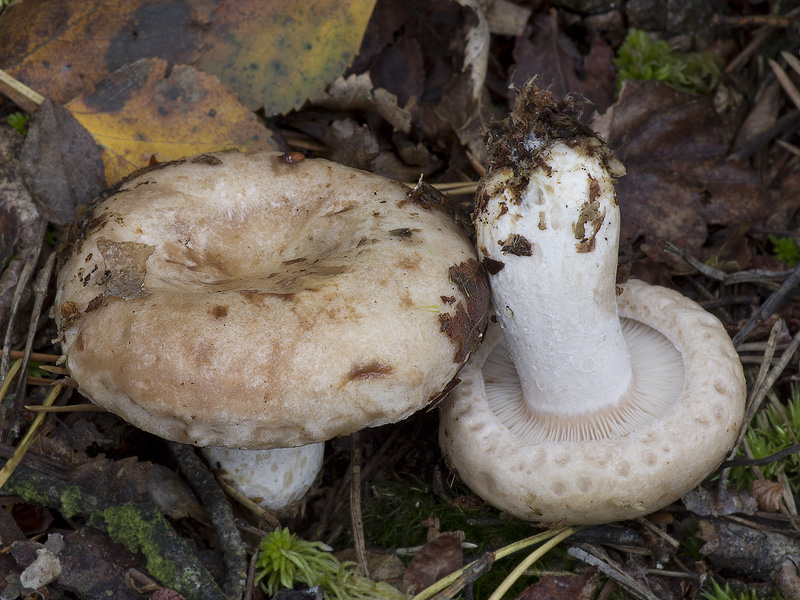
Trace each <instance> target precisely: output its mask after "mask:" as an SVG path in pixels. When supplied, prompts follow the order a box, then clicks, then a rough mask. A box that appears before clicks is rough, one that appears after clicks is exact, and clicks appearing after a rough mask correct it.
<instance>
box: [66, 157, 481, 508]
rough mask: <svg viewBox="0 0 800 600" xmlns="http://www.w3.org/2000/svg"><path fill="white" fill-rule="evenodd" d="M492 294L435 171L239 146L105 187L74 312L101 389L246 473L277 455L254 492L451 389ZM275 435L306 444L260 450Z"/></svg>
mask: <svg viewBox="0 0 800 600" xmlns="http://www.w3.org/2000/svg"><path fill="white" fill-rule="evenodd" d="M488 306H489V291H488V285H487V283H486V280H485V277H484V276H483V275H482V272H481V270H480V267H479V264H478V262H477V260H476V255H475V250H474V249H473V247H472V244H471V243H470V242H469V240H468V239H467V237H466V236H465V235H464V233H463V232H462V231H461V229H460V228H459V227H458V226H457V225H456V224H454V223H453V220H452V219H451V218H450V216H449V214H448V213H447V211H446V209H444V207H442V206H440V205H439V204H437V203H436V202H434V201H432V200H431V199H430V198H429V197H428V195H427V194H426V192H425V189H424V188H422V187H421V188H417V189H415V190H411V191H409V190H408V188H407V187H405V186H403V185H402V184H400V183H397V182H393V181H389V180H387V179H385V178H382V177H378V176H376V175H372V174H369V173H364V172H362V171H357V170H354V169H350V168H347V167H344V166H342V165H337V164H334V163H331V162H328V161H324V160H310V159H309V160H303V157H302V155H296V154H281V153H262V154H252V155H245V154H240V153H237V152H224V153H215V154H204V155H200V156H195V157H190V158H187V159H183V160H180V161H177V162H174V163H166V164H160V165H158V166H157V167H155V168H151V169H149V170H146V171H144V172H141V173H138V174H135V175H134V176H133V177H131V178H129V179H127V180H125V181H123V182H121V183H119V184H117V185H116V186H115V187H114V188H113V189H112V190H110V191H109V192H108V193H107V195H106V197H105V198H103V199H101V200H100V201H98V202H97V204H95V205H94V206H93V207H92V209H91V212H90V213H89V214H88V215H87V216H86V217H85V218H84V219H83V221H82V223H81V225H80V228H79V230H78V232H77V237H76V240H75V243H74V244H73V248H72V251H71V254H70V255H69V256H68V258H67V261H66V263H65V264H64V266H63V267H62V269H61V271H60V276H59V282H58V290H57V296H56V307H57V314H56V319H57V322H58V326H59V329H60V332H61V343H62V350H63V354H64V355H65V356H66V361H67V366H68V368H69V371H70V373H71V376H72V377H73V378H74V379H75V381H76V382H77V383H78V385H79V386H80V390H81V392H82V393H83V394H84V395H86V396H87V397H88V398H90V399H92V400H93V401H94V402H95V403H97V404H99V405H101V406H103V407H105V408H107V409H108V410H110V411H112V412H114V413H116V414H118V415H120V416H121V417H123V418H124V419H126V420H127V421H128V422H130V423H132V424H134V425H136V426H137V427H140V428H142V429H144V430H146V431H149V432H152V433H154V434H156V435H158V436H160V437H163V438H166V439H170V440H174V441H178V442H185V443H190V444H195V445H198V446H203V447H207V448H213V450H209V455H210V461H211V462H212V464H214V465H215V466H218V465H217V463H219V465H220V466H222V467H223V468H224V469H225V470H226V471H227V472H228V475H229V476H232V477H233V478H235V479H237V480H239V485H240V487H241V485H245V486H247V485H249V484H253V485H256V482H253V481H250V482H246V481H244V480H252V477H250V475H251V474H252V472H254V471H256V470H258V469H259V468H260V469H261V471H263V478H262V479H263V484H258V487H256V488H252V487H245V488H244V489H243V490H242V491H243V493H245V494H246V495H250V496H258V497H262V498H264V499H265V504H266V505H267V506H269V507H271V508H280V505H286V504H290V503H291V502H293V501H294V500H296V499H297V498H298V496H300V495H302V494H303V493H304V492H305V490H306V489H307V488H308V486H309V485H310V484H311V482H313V480H314V477H315V476H316V473H317V471H318V470H319V467H320V465H321V461H322V445H321V442H324V441H325V440H328V439H331V438H333V437H335V436H339V435H346V434H350V433H352V432H354V431H357V430H360V429H362V428H364V427H373V426H377V425H382V424H385V423H390V422H395V421H398V420H400V419H404V418H405V417H407V416H409V415H410V414H411V413H413V412H415V411H416V410H418V409H420V408H422V407H424V406H426V405H429V404H431V403H433V402H434V401H436V400H437V399H438V398H439V397H440V395H441V394H442V393H443V391H444V390H446V389H448V386H450V385H452V382H453V381H454V380H455V379H454V378H455V377H456V374H457V373H458V371H459V369H460V368H461V366H462V365H463V364H464V362H465V361H466V359H467V357H468V356H469V353H470V351H471V350H472V349H473V348H474V347H476V346H477V344H478V342H479V340H480V336H481V334H482V333H483V331H484V329H485V320H486V318H487V311H488ZM227 448H230V450H229V449H227ZM275 448H290V449H285V450H279V451H273V452H271V456H268V454H270V453H267V454H264V453H260V454H258V455H255V454H251V453H250V452H249V451H251V450H259V449H264V450H269V449H275ZM287 455H288V456H290V457H294V458H292V461H293V462H292V463H291V464H285V462H282V461H283V458H285V457H286V456H287ZM278 456H280V457H281V461H279V462H277V463H276V462H275V461H274V459H275V458H276V457H278ZM270 481H271V482H272V483H274V484H275V486H276V488H277V489H276V490H275V491H274V492H272V491H270V490H269V486H267V487H266V488H265V487H263V485H266V484H268V483H269V482H270ZM272 496H274V497H272ZM270 497H272V499H270Z"/></svg>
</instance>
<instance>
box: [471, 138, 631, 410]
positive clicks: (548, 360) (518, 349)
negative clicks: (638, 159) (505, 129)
mask: <svg viewBox="0 0 800 600" xmlns="http://www.w3.org/2000/svg"><path fill="white" fill-rule="evenodd" d="M530 143H531V144H534V145H535V144H537V142H536V140H531V142H530ZM540 159H541V160H540V161H539V163H538V164H539V166H536V167H535V168H533V169H530V170H528V172H526V173H517V174H516V175H513V174H512V172H511V170H510V169H509V168H505V169H499V170H497V171H495V172H494V173H493V174H492V175H491V176H490V178H489V179H488V181H487V182H486V184H485V186H484V195H485V197H484V200H485V201H484V202H483V203H482V205H480V206H479V207H478V210H477V213H476V218H475V226H476V230H477V236H478V248H479V251H480V252H481V253H482V254H483V257H484V258H487V259H489V260H488V261H487V262H486V265H487V268H488V269H489V271H490V272H495V271H496V272H495V274H494V275H492V276H491V278H490V279H491V284H492V294H493V298H494V305H495V311H496V313H497V318H498V319H499V321H500V324H501V325H502V327H503V331H504V335H505V339H506V343H507V345H508V349H509V352H510V354H511V357H512V359H513V361H514V364H515V366H516V368H517V372H518V374H519V378H520V382H521V384H522V391H523V396H524V399H525V403H526V404H527V406H528V408H529V409H530V410H531V411H533V412H535V413H549V414H553V415H558V414H563V415H572V414H576V413H585V412H590V411H593V410H598V409H603V408H608V407H611V406H613V405H614V404H615V403H616V402H617V401H618V400H619V399H620V398H621V397H622V396H623V395H624V393H625V391H626V390H627V389H628V387H629V385H630V382H631V376H632V375H631V366H630V357H629V354H628V348H627V345H626V343H625V338H624V337H623V334H622V328H621V326H620V321H619V317H618V314H617V304H616V286H615V284H616V269H617V252H618V239H619V227H620V216H619V208H618V206H617V202H616V194H615V192H614V187H613V180H612V178H611V176H610V175H609V173H608V171H607V170H606V167H605V165H604V164H603V162H602V160H601V158H599V157H598V156H597V154H596V153H594V152H593V151H592V148H591V147H588V148H587V147H579V148H577V149H576V148H575V147H568V146H567V145H566V144H564V143H562V142H556V143H553V144H552V145H551V146H550V147H549V148H548V149H547V150H545V151H544V152H543V153H542V154H541V155H540ZM493 261H498V262H497V263H495V262H493ZM500 263H502V267H501V265H500ZM497 269H499V270H497Z"/></svg>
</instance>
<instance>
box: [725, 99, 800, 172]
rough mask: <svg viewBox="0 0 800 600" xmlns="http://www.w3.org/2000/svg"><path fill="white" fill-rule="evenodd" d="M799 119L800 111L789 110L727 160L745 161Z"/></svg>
mask: <svg viewBox="0 0 800 600" xmlns="http://www.w3.org/2000/svg"><path fill="white" fill-rule="evenodd" d="M798 117H800V110H796V109H795V110H790V111H789V112H787V113H786V114H785V115H783V116H782V117H781V118H779V119H778V120H777V121H776V122H775V124H774V125H773V126H772V127H770V128H769V129H767V130H766V131H764V132H762V133H759V134H758V135H757V136H755V137H754V138H752V139H751V140H749V141H748V142H747V143H746V144H745V145H744V146H742V147H741V148H739V149H738V150H736V152H733V153H732V154H730V155H729V156H728V159H729V160H746V159H748V158H750V156H752V155H753V154H755V153H756V152H758V151H759V150H760V149H761V148H762V147H763V146H764V144H766V143H767V142H769V141H770V140H772V139H774V138H775V137H776V136H779V135H782V134H784V133H786V132H787V131H789V128H790V126H791V125H792V124H794V122H795V121H796V120H797V119H798Z"/></svg>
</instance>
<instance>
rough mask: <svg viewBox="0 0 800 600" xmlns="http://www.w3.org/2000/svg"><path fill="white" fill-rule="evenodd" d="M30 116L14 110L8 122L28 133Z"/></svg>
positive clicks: (16, 129)
mask: <svg viewBox="0 0 800 600" xmlns="http://www.w3.org/2000/svg"><path fill="white" fill-rule="evenodd" d="M0 4H2V0H0ZM29 118H30V117H29V116H28V115H26V114H25V113H21V112H13V113H11V114H10V115H8V118H7V122H8V125H9V127H11V128H12V129H13V130H14V131H16V132H17V133H18V134H20V135H27V134H28V119H29Z"/></svg>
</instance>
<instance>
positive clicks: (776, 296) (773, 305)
mask: <svg viewBox="0 0 800 600" xmlns="http://www.w3.org/2000/svg"><path fill="white" fill-rule="evenodd" d="M798 283H800V266H797V267H795V268H794V269H792V271H791V274H790V275H789V277H788V278H787V279H786V281H784V282H783V283H782V284H781V287H780V288H778V289H777V290H776V291H775V292H774V293H773V294H772V295H771V296H770V297H769V298H767V299H766V300H765V301H764V303H763V304H762V305H761V306H760V307H759V309H758V310H757V311H756V312H755V314H754V315H753V316H752V317H750V318H749V319H748V320H747V322H746V323H745V324H744V325H743V326H742V328H741V329H740V330H739V331H738V333H737V334H736V335H734V336H733V345H734V346H736V345H738V344H739V343H741V342H743V341H744V340H745V339H746V338H747V336H748V335H749V334H750V332H751V331H753V329H755V327H756V325H758V323H759V321H762V320H764V319H765V318H766V317H768V316H769V315H771V314H772V313H774V312H775V311H777V310H778V309H779V308H780V307H781V306H783V304H785V303H786V302H787V300H788V296H789V295H790V294H791V293H792V291H793V290H794V288H795V287H796V286H797V284H798Z"/></svg>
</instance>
